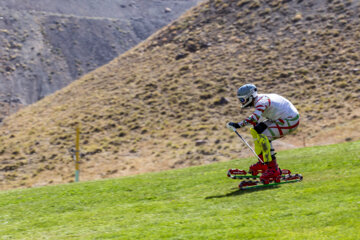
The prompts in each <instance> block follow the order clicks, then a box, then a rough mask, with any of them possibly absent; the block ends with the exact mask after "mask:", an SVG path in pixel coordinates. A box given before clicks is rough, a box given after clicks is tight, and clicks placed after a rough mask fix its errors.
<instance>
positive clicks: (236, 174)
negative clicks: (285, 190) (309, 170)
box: [227, 169, 303, 190]
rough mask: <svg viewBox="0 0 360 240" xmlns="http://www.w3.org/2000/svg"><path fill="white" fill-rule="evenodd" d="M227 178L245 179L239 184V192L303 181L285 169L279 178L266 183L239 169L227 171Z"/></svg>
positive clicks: (298, 175)
mask: <svg viewBox="0 0 360 240" xmlns="http://www.w3.org/2000/svg"><path fill="white" fill-rule="evenodd" d="M227 176H228V177H229V178H232V179H246V180H244V181H241V182H240V184H239V188H240V189H241V190H246V189H253V188H263V187H271V186H276V185H280V184H286V183H295V182H300V181H302V179H303V176H302V175H301V174H291V171H290V170H287V169H282V170H281V176H278V177H277V178H270V179H268V180H266V181H260V176H259V175H252V174H249V173H247V172H246V171H245V170H239V169H229V170H228V172H227Z"/></svg>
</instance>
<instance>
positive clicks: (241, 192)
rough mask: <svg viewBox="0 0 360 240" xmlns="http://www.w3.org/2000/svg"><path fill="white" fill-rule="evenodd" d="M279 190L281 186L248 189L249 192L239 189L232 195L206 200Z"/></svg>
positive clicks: (211, 197)
mask: <svg viewBox="0 0 360 240" xmlns="http://www.w3.org/2000/svg"><path fill="white" fill-rule="evenodd" d="M277 188H279V186H269V187H263V188H253V189H247V190H241V189H237V190H236V191H233V192H230V193H227V194H223V195H215V196H208V197H206V198H205V199H213V198H224V197H234V196H239V195H244V194H248V193H253V192H260V191H266V190H272V189H277Z"/></svg>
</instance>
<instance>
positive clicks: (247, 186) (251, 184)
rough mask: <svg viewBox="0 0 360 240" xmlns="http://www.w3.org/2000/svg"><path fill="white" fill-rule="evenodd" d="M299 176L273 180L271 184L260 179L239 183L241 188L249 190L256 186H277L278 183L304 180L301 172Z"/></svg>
mask: <svg viewBox="0 0 360 240" xmlns="http://www.w3.org/2000/svg"><path fill="white" fill-rule="evenodd" d="M298 176H299V177H298V178H297V179H292V180H284V181H280V182H272V183H269V184H263V183H262V182H260V181H242V182H241V183H240V184H239V188H240V189H241V190H247V189H254V188H264V187H272V186H277V185H281V184H286V183H295V182H300V181H302V176H301V175H300V174H298Z"/></svg>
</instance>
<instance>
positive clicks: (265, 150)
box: [250, 128, 271, 162]
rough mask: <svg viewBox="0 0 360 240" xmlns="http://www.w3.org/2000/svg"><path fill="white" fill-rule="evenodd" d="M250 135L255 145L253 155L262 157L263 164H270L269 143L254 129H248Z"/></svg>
mask: <svg viewBox="0 0 360 240" xmlns="http://www.w3.org/2000/svg"><path fill="white" fill-rule="evenodd" d="M250 133H251V135H252V137H253V139H254V145H255V153H256V154H258V155H260V154H262V155H263V159H264V162H270V161H271V153H270V151H271V145H270V141H269V139H268V138H267V136H265V135H264V134H258V132H257V131H256V130H255V129H254V128H251V129H250Z"/></svg>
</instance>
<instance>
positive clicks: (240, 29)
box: [0, 0, 360, 189]
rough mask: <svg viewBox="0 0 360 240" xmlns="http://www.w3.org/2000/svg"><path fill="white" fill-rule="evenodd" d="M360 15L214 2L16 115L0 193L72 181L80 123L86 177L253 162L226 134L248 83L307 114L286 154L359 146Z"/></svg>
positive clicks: (284, 142) (294, 4)
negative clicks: (239, 90)
mask: <svg viewBox="0 0 360 240" xmlns="http://www.w3.org/2000/svg"><path fill="white" fill-rule="evenodd" d="M359 19H360V4H359V1H358V0H352V1H350V0H314V1H301V0H296V1H295V0H272V1H270V0H263V1H259V0H253V1H250V0H238V1H230V0H210V1H206V2H204V3H203V4H201V5H200V6H198V7H196V8H194V9H192V10H191V11H189V12H187V13H186V14H185V15H184V16H182V17H181V18H180V19H178V20H177V21H175V22H174V23H172V24H171V25H169V26H167V27H165V28H163V29H161V30H160V31H158V32H157V33H156V34H154V35H153V36H152V37H151V38H150V39H148V40H147V41H145V42H143V43H142V44H140V45H138V46H137V47H136V48H134V49H132V50H130V51H128V52H126V53H125V54H123V55H122V56H120V57H119V58H117V59H115V60H113V61H112V62H110V63H109V64H107V65H105V66H103V67H101V68H99V69H97V70H95V71H93V72H91V73H89V74H87V75H85V76H84V77H82V78H81V79H79V80H77V81H75V82H74V83H72V84H71V85H69V86H68V87H66V88H64V89H63V90H61V91H58V92H57V93H55V94H53V95H51V96H48V97H45V98H44V99H43V100H41V101H40V102H38V103H36V104H33V105H31V106H29V107H27V108H25V109H23V110H21V111H19V112H18V113H16V114H14V115H13V116H11V117H9V118H7V119H6V121H4V122H3V124H2V126H1V129H0V133H1V137H0V162H1V169H0V179H1V184H2V185H1V188H2V189H5V188H13V187H20V186H24V187H27V186H37V185H44V184H52V183H63V182H70V181H72V180H73V172H74V162H73V160H72V158H71V156H70V154H69V153H68V150H69V148H73V147H74V141H75V128H76V126H77V125H78V123H80V124H81V130H82V135H81V152H82V154H83V155H84V156H83V158H82V164H81V169H82V170H81V179H82V180H89V179H99V178H105V177H117V176H121V175H128V174H136V173H140V172H146V171H159V170H163V169H169V168H178V167H185V166H191V165H199V164H206V163H209V162H214V161H224V160H227V159H233V158H237V157H239V156H244V155H249V154H250V152H249V151H248V150H247V149H246V147H245V146H244V145H242V144H241V143H240V141H239V139H238V138H237V137H236V136H235V135H234V134H233V133H231V132H229V131H228V130H227V129H225V123H226V121H228V120H233V121H237V120H238V121H240V120H242V119H243V118H244V117H246V116H247V115H249V114H250V111H243V110H241V109H240V105H239V103H238V100H237V99H236V98H235V93H236V89H237V88H238V87H239V86H241V85H242V84H245V83H249V82H252V83H254V84H256V85H257V86H258V89H259V91H260V92H264V93H270V92H276V93H279V94H282V95H284V96H285V97H287V98H289V99H290V100H292V101H293V102H294V104H295V105H296V107H297V108H298V109H299V111H300V114H301V126H300V129H299V131H298V132H297V134H296V135H294V136H288V137H287V138H284V139H281V140H279V141H277V142H278V143H277V144H276V147H277V149H283V148H290V147H301V146H308V145H316V144H326V143H336V142H343V141H353V140H358V139H359V136H360V132H359V131H358V129H359V127H360V120H359V117H360V110H359V109H360V101H359V100H360V64H359V63H360V62H359V60H360V21H359ZM242 133H243V134H244V135H246V136H247V137H248V139H249V134H248V129H243V130H242ZM294 157H296V156H294ZM324 160H325V159H324ZM239 167H242V166H239ZM243 167H245V166H243ZM284 167H285V166H284Z"/></svg>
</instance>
